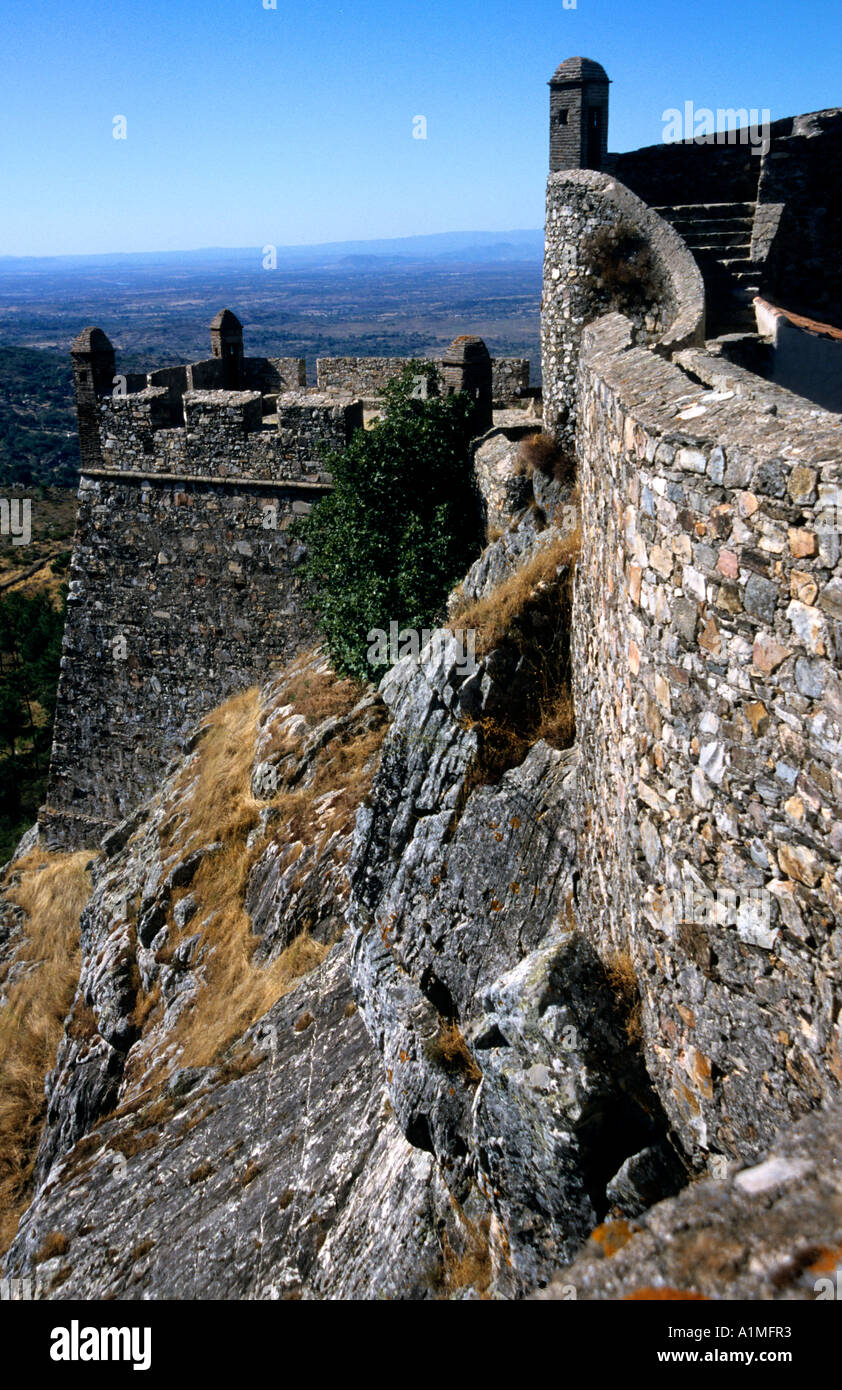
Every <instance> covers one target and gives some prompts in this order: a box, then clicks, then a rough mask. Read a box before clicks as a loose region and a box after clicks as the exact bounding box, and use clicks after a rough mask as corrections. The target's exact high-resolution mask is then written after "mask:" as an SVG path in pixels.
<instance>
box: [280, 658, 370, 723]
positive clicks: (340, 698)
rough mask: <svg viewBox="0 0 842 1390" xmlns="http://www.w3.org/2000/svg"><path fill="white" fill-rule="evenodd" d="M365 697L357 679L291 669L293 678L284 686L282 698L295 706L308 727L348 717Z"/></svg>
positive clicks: (328, 673)
mask: <svg viewBox="0 0 842 1390" xmlns="http://www.w3.org/2000/svg"><path fill="white" fill-rule="evenodd" d="M361 694H362V686H361V685H360V684H359V683H358V682H357V681H354V680H349V679H347V678H341V677H339V676H336V675H334V674H333V672H332V671H321V670H316V671H312V670H308V669H306V667H305V669H303V670H296V669H295V666H293V667H292V668H291V674H290V679H289V680H288V681H286V682H285V683H284V689H283V698H284V700H285V702H286V703H287V704H291V705H295V711H296V713H297V714H301V715H303V716H304V718H305V719H306V720H307V723H308V724H321V722H322V720H324V719H330V718H341V716H342V715H343V714H349V713H350V711H351V710H352V709H353V708H354V705H355V704H356V703H357V701H358V700H359V698H360V695H361Z"/></svg>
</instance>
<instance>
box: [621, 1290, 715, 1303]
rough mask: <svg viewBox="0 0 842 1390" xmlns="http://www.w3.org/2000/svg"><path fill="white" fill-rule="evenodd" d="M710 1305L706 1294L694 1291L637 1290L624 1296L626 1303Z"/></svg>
mask: <svg viewBox="0 0 842 1390" xmlns="http://www.w3.org/2000/svg"><path fill="white" fill-rule="evenodd" d="M661 1301H664V1302H670V1303H709V1302H710V1299H709V1298H708V1297H707V1295H706V1294H703V1293H695V1292H694V1290H693V1289H635V1291H634V1293H627V1294H624V1295H623V1302H624V1303H656V1302H661Z"/></svg>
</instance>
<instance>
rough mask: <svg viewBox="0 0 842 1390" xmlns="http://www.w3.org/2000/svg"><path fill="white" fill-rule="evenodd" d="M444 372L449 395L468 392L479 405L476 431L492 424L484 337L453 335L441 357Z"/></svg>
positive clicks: (489, 379) (490, 390)
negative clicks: (457, 336) (455, 336)
mask: <svg viewBox="0 0 842 1390" xmlns="http://www.w3.org/2000/svg"><path fill="white" fill-rule="evenodd" d="M442 375H443V377H444V384H445V389H446V390H447V392H448V394H452V393H454V392H456V391H465V392H466V393H467V394H468V395H469V396H473V397H474V400H475V401H476V404H477V434H484V433H485V431H486V430H490V429H491V426H492V424H493V418H492V397H493V392H492V387H491V357H490V356H489V352H488V348H487V347H486V346H485V343H484V342H483V340H482V338H475V337H473V336H472V335H471V334H467V333H464V334H462V336H461V337H459V338H454V340H453V342H452V343H451V344H450V347H449V348H448V349H447V351H446V353H445V354H444V357H443V358H442Z"/></svg>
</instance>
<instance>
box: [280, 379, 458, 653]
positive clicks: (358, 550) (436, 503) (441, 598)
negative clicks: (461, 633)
mask: <svg viewBox="0 0 842 1390" xmlns="http://www.w3.org/2000/svg"><path fill="white" fill-rule="evenodd" d="M421 383H423V384H421ZM440 386H441V378H440V375H439V373H438V371H437V369H436V368H435V366H434V365H433V364H432V363H431V362H420V361H419V362H414V363H410V364H408V366H407V367H406V368H405V369H404V371H403V373H402V374H401V376H400V377H399V378H397V379H396V380H395V381H394V382H392V383H391V384H390V386H389V387H387V390H386V401H385V407H384V413H383V418H382V419H381V420H380V421H379V422H378V423H377V424H376V425H375V426H374V427H373V428H372V429H370V430H358V431H357V433H356V434H355V435H354V437H353V439H352V440H351V442H350V444H349V445H348V447H347V448H346V449H345V450H344V451H343V452H342V453H341V454H338V455H336V456H334V457H333V458H331V459H330V460H329V463H330V467H331V470H332V472H333V478H334V484H335V486H334V491H333V492H332V493H331V494H330V495H329V496H328V497H325V498H324V499H323V500H322V501H320V502H318V503H317V504H316V506H315V507H314V508H313V511H312V513H311V514H310V516H309V517H308V518H307V521H306V522H305V523H304V524H303V526H302V533H303V536H304V539H305V540H306V542H307V546H308V549H309V555H308V559H307V562H306V566H305V568H306V573H307V578H308V580H309V583H310V586H311V593H312V602H313V607H314V610H315V612H316V616H317V619H318V622H319V625H320V627H321V630H322V632H323V634H324V639H325V643H326V646H327V648H328V650H329V652H330V655H331V658H332V660H333V662H334V664H335V666H336V667H337V669H338V670H340V671H342V672H344V673H346V674H349V675H353V676H357V677H359V678H360V679H363V680H371V679H372V677H376V675H377V674H378V673H377V669H376V667H374V666H373V665H372V664H370V663H369V661H368V659H367V652H368V650H369V647H370V646H371V642H370V639H369V637H368V634H369V632H370V631H371V630H372V629H381V630H382V631H384V632H386V633H388V631H389V625H390V623H392V622H397V623H398V625H399V628H401V629H403V628H415V629H417V630H421V629H423V628H425V627H430V626H431V625H432V626H434V625H436V624H437V623H438V622H439V621H440V620H441V619H442V618H443V616H444V605H445V601H446V599H447V595H448V593H449V592H450V590H451V588H452V587H453V585H454V584H455V583H456V582H457V581H458V580H459V579H460V578H461V577H462V575H463V574H464V573H465V570H466V569H467V568H468V566H469V565H470V564H471V562H472V561H473V560H474V559H475V557H476V556H477V555H478V554H479V552H480V550H481V548H482V523H481V509H480V505H479V498H478V494H477V491H476V484H475V481H474V477H473V470H472V466H471V458H470V452H469V443H470V440H471V438H472V437H473V436H474V435H475V434H476V427H475V421H474V404H473V402H472V401H471V399H470V398H469V397H468V396H466V395H453V396H442V395H440V394H439V391H440Z"/></svg>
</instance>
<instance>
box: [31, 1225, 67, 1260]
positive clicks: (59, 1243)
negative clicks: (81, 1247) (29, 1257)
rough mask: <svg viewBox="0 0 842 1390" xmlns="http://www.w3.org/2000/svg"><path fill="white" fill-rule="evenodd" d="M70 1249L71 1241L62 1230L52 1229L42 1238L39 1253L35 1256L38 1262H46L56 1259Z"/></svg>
mask: <svg viewBox="0 0 842 1390" xmlns="http://www.w3.org/2000/svg"><path fill="white" fill-rule="evenodd" d="M69 1249H70V1241H69V1240H68V1239H67V1236H66V1235H64V1234H63V1232H61V1231H50V1232H49V1233H48V1234H47V1235H46V1236H45V1237H44V1239H43V1240H42V1242H41V1244H40V1246H39V1248H38V1253H37V1255H36V1256H35V1263H36V1264H39V1265H40V1264H44V1262H45V1261H46V1260H54V1259H56V1257H57V1256H58V1255H66V1254H67V1252H68V1250H69Z"/></svg>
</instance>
